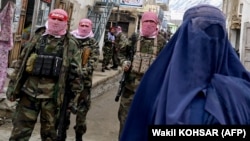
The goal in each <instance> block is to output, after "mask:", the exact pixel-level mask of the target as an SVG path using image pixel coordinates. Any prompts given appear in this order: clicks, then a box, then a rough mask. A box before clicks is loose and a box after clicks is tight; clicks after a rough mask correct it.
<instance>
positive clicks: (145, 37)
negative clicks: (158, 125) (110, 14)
mask: <svg viewBox="0 0 250 141" xmlns="http://www.w3.org/2000/svg"><path fill="white" fill-rule="evenodd" d="M157 25H158V17H157V15H156V13H154V12H145V13H144V14H143V15H142V18H141V29H140V33H139V34H137V35H135V36H137V39H136V41H135V42H130V43H133V44H131V45H129V46H127V47H130V49H129V50H131V49H132V51H127V50H128V49H126V50H123V51H124V52H121V54H123V56H124V57H123V58H122V59H121V63H122V69H123V70H124V71H125V72H126V71H130V73H129V76H128V78H127V79H126V80H125V81H126V83H125V89H124V93H123V95H122V96H121V100H120V107H119V111H118V119H119V121H120V131H119V138H120V136H121V133H122V129H123V126H124V123H125V120H126V117H127V114H128V111H129V108H130V105H131V102H132V100H133V97H134V94H135V91H136V89H137V87H138V85H139V83H140V80H141V78H142V77H143V75H144V73H145V72H146V71H147V69H148V68H149V66H150V65H151V64H152V63H153V61H154V59H155V58H156V57H157V55H158V54H159V53H160V51H161V49H162V48H163V47H164V46H165V43H166V40H165V39H164V38H163V36H161V35H159V34H158V28H157ZM133 40H135V39H133ZM125 51H126V52H125ZM127 53H133V54H132V55H133V57H132V60H128V59H127V56H130V55H131V54H127Z"/></svg>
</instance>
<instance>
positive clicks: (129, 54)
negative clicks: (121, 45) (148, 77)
mask: <svg viewBox="0 0 250 141" xmlns="http://www.w3.org/2000/svg"><path fill="white" fill-rule="evenodd" d="M130 39H131V46H129V47H127V50H126V58H127V59H128V60H129V61H130V62H131V66H132V63H133V59H134V54H135V49H136V47H135V44H136V42H137V35H136V33H134V34H133V35H132V36H131V38H130ZM131 66H130V68H129V70H128V71H126V72H125V71H124V72H123V74H122V79H121V80H120V82H119V83H120V85H119V88H118V92H117V94H116V97H115V101H116V102H118V101H119V98H120V96H122V95H123V93H124V87H125V84H126V80H127V78H128V76H129V74H130V72H131V69H132V67H131Z"/></svg>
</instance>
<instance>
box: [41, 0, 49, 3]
mask: <svg viewBox="0 0 250 141" xmlns="http://www.w3.org/2000/svg"><path fill="white" fill-rule="evenodd" d="M42 1H44V2H46V3H51V0H42Z"/></svg>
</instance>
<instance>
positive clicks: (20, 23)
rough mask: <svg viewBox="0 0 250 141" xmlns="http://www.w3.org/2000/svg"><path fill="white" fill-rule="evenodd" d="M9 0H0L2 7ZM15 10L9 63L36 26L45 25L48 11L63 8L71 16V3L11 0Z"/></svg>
mask: <svg viewBox="0 0 250 141" xmlns="http://www.w3.org/2000/svg"><path fill="white" fill-rule="evenodd" d="M8 1H9V0H2V1H1V3H0V8H1V9H2V8H3V7H4V6H5V4H6V3H7V2H8ZM13 2H14V3H15V12H14V17H13V24H12V29H13V34H14V47H13V49H12V50H11V51H10V53H9V63H8V64H9V65H10V64H11V63H12V61H14V60H16V59H17V58H18V56H19V54H20V52H21V50H22V48H23V46H24V44H25V43H26V42H27V41H28V40H29V39H30V38H31V37H32V36H33V35H34V33H35V31H36V29H37V28H39V27H42V26H44V25H45V22H46V21H47V18H48V14H49V12H50V11H51V10H52V9H54V8H62V9H65V10H66V11H67V12H68V13H69V18H71V15H72V11H73V5H72V3H70V2H68V1H67V0H13ZM69 22H70V21H69Z"/></svg>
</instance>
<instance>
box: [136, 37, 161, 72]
mask: <svg viewBox="0 0 250 141" xmlns="http://www.w3.org/2000/svg"><path fill="white" fill-rule="evenodd" d="M141 41H143V40H140V41H138V42H137V45H136V53H135V55H134V60H133V64H132V66H133V67H132V72H135V73H138V74H144V73H145V72H146V71H147V70H148V68H149V66H150V65H151V64H152V63H153V62H154V60H155V58H156V54H157V38H155V39H154V40H153V41H151V42H153V45H148V44H147V43H144V45H148V46H147V47H145V46H144V45H143V46H142V45H141ZM143 48H144V51H143ZM145 48H146V49H145ZM149 49H151V50H149Z"/></svg>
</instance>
